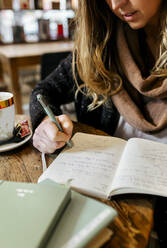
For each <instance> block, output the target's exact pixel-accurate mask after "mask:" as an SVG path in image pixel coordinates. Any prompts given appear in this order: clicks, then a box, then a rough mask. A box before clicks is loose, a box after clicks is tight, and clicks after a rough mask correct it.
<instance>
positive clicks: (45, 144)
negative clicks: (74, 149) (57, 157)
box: [33, 115, 73, 153]
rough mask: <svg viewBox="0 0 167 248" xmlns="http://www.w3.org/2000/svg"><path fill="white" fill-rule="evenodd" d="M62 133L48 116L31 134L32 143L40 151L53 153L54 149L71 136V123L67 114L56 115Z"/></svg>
mask: <svg viewBox="0 0 167 248" xmlns="http://www.w3.org/2000/svg"><path fill="white" fill-rule="evenodd" d="M56 119H57V121H58V122H59V123H60V125H61V127H62V128H63V130H64V133H63V132H61V131H59V129H58V128H57V126H56V124H55V123H53V122H52V121H51V120H50V119H49V118H48V117H45V118H44V120H43V121H42V122H41V123H40V124H39V126H38V127H37V128H36V129H35V132H34V135H33V145H34V147H35V148H37V149H38V150H39V151H40V152H44V153H53V152H54V151H55V150H57V149H59V148H61V147H63V146H64V145H65V143H66V141H68V140H69V139H70V138H71V135H72V130H73V123H72V121H71V120H70V118H69V117H68V116H67V115H59V116H56Z"/></svg>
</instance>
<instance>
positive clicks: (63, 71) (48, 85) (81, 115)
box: [30, 54, 119, 135]
mask: <svg viewBox="0 0 167 248" xmlns="http://www.w3.org/2000/svg"><path fill="white" fill-rule="evenodd" d="M78 83H79V84H82V81H81V79H80V78H79V77H78ZM75 91H76V84H75V82H74V79H73V75H72V55H71V54H70V55H69V56H68V57H67V58H66V59H65V60H63V61H62V62H61V63H60V65H59V66H58V67H57V68H56V69H55V70H54V71H53V72H52V73H51V74H50V75H49V76H48V77H46V79H44V80H42V81H41V82H39V83H38V84H37V86H36V88H35V89H34V90H33V91H32V94H31V98H30V116H31V121H32V126H33V130H34V129H35V128H36V127H37V126H38V125H39V123H40V122H41V120H42V119H43V118H44V116H45V115H46V114H45V113H44V111H43V109H42V107H41V105H40V104H39V103H38V102H37V99H36V96H37V94H39V93H40V94H42V95H43V96H44V97H45V98H46V99H47V102H48V104H49V105H50V107H51V109H52V110H53V112H54V114H55V115H59V114H61V113H62V112H61V109H60V106H61V105H62V104H66V103H70V102H72V101H74V102H75V109H76V115H77V119H78V121H79V122H82V123H86V124H89V125H91V126H93V127H95V128H98V129H101V130H103V131H105V132H107V133H108V134H110V135H112V134H113V133H114V131H115V128H116V125H117V122H118V119H119V114H118V112H117V110H116V108H115V107H114V105H113V104H112V102H111V100H110V102H108V104H103V105H102V106H100V107H99V108H97V109H95V110H93V111H88V108H87V107H88V105H89V104H90V103H91V99H90V98H88V97H87V96H85V95H84V94H82V93H79V94H78V96H77V99H75Z"/></svg>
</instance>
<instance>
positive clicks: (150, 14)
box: [106, 0, 166, 29]
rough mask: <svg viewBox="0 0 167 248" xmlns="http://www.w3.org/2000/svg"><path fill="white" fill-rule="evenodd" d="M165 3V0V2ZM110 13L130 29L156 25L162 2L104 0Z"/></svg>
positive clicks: (158, 0) (149, 0)
mask: <svg viewBox="0 0 167 248" xmlns="http://www.w3.org/2000/svg"><path fill="white" fill-rule="evenodd" d="M165 1H166V0H165ZM106 2H107V4H108V5H109V7H110V9H111V10H112V12H113V13H114V14H115V15H116V16H117V17H119V18H120V19H121V20H123V21H125V22H127V23H128V24H129V26H130V27H131V28H132V29H139V28H143V27H145V26H146V25H149V24H151V25H156V24H157V22H158V18H159V12H158V11H159V9H160V5H161V2H162V0H106Z"/></svg>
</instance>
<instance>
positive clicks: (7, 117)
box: [0, 92, 15, 141]
mask: <svg viewBox="0 0 167 248" xmlns="http://www.w3.org/2000/svg"><path fill="white" fill-rule="evenodd" d="M14 126H15V107H14V97H13V94H12V93H10V92H0V141H4V140H8V139H10V138H12V136H13V130H14Z"/></svg>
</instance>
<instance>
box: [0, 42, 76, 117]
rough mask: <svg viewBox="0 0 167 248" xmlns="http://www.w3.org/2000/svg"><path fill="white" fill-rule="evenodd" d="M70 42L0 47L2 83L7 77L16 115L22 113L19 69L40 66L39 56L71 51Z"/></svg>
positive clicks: (71, 43)
mask: <svg viewBox="0 0 167 248" xmlns="http://www.w3.org/2000/svg"><path fill="white" fill-rule="evenodd" d="M72 49H73V42H72V41H55V42H42V43H33V44H27V43H25V44H11V45H0V62H1V64H2V73H3V81H4V82H6V81H7V80H6V76H5V74H6V73H7V74H8V76H9V83H8V82H7V83H6V84H7V85H8V88H9V90H10V91H11V92H13V93H14V96H15V107H16V113H18V114H21V113H22V101H21V89H20V85H19V69H20V68H21V67H25V66H31V65H37V64H40V56H41V55H42V54H44V53H51V52H62V51H71V50H72Z"/></svg>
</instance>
